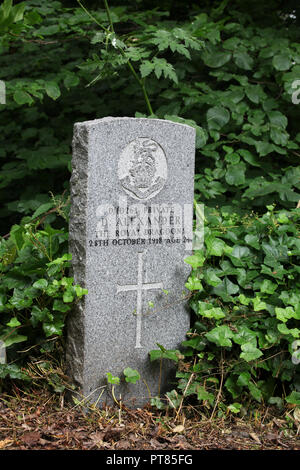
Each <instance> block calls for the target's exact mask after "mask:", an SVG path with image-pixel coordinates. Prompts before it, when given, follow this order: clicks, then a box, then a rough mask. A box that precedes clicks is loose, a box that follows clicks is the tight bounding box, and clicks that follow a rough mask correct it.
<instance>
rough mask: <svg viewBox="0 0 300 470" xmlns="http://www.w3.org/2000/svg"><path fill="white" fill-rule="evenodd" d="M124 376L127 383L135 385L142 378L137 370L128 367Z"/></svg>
mask: <svg viewBox="0 0 300 470" xmlns="http://www.w3.org/2000/svg"><path fill="white" fill-rule="evenodd" d="M124 375H125V380H126V382H130V383H133V384H135V383H136V382H137V381H138V380H140V378H141V376H140V374H139V373H138V371H137V370H135V369H131V368H130V367H126V369H124Z"/></svg>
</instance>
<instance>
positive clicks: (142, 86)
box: [78, 0, 154, 115]
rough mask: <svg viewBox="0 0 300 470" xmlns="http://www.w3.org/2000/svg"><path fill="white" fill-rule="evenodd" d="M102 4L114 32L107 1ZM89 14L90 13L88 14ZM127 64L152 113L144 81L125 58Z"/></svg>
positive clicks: (122, 52)
mask: <svg viewBox="0 0 300 470" xmlns="http://www.w3.org/2000/svg"><path fill="white" fill-rule="evenodd" d="M79 1H80V0H78V2H79ZM104 5H105V10H106V14H107V19H108V21H109V24H110V30H111V32H112V33H114V32H115V30H114V24H113V21H112V18H111V14H110V9H109V5H108V2H107V0H104ZM90 16H91V15H90ZM119 50H120V52H121V54H122V55H123V57H124V56H125V52H124V51H123V49H122V48H121V47H119ZM127 65H128V67H129V69H130V71H131V73H132V75H133V76H134V78H135V79H136V81H137V82H138V84H139V85H140V87H141V89H142V91H143V95H144V98H145V102H146V105H147V108H148V112H149V114H150V115H151V114H154V113H153V109H152V106H151V103H150V100H149V97H148V93H147V90H146V88H145V82H144V80H142V79H141V78H140V77H139V76H138V74H137V73H136V71H135V69H134V67H133V65H132V63H131V62H130V60H129V59H128V60H127Z"/></svg>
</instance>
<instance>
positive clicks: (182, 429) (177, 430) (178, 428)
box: [172, 424, 184, 432]
mask: <svg viewBox="0 0 300 470" xmlns="http://www.w3.org/2000/svg"><path fill="white" fill-rule="evenodd" d="M172 431H173V432H183V431H184V426H183V425H182V424H178V426H175V428H174V429H172Z"/></svg>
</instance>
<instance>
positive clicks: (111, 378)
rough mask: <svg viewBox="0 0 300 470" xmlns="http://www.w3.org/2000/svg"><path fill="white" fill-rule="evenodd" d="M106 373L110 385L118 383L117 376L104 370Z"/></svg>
mask: <svg viewBox="0 0 300 470" xmlns="http://www.w3.org/2000/svg"><path fill="white" fill-rule="evenodd" d="M106 375H107V382H108V383H109V384H112V385H119V383H120V379H119V377H116V376H114V375H112V374H111V373H110V372H106Z"/></svg>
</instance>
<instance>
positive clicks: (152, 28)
mask: <svg viewBox="0 0 300 470" xmlns="http://www.w3.org/2000/svg"><path fill="white" fill-rule="evenodd" d="M64 5H66V6H64ZM100 7H102V8H99V4H98V2H94V1H93V0H89V1H86V2H84V4H83V3H82V2H78V5H77V6H76V7H74V4H73V2H69V3H68V2H64V4H62V3H61V2H59V1H55V2H50V3H49V4H46V3H45V2H44V1H42V0H28V1H26V4H25V2H22V3H18V4H17V5H15V6H13V5H12V2H11V0H5V1H4V2H3V3H2V6H1V10H0V32H1V37H0V55H1V76H0V78H1V80H4V81H5V83H6V91H7V104H6V105H0V110H1V115H0V131H1V135H2V136H3V140H4V142H5V145H4V146H3V147H2V148H1V149H0V197H1V198H2V201H3V208H2V209H1V210H0V218H1V222H2V223H1V226H2V230H3V232H2V233H3V234H5V233H6V232H9V231H10V232H11V235H10V237H9V238H8V239H6V238H4V239H2V241H1V245H0V249H1V260H2V261H1V275H2V279H3V282H2V284H1V290H0V292H1V299H2V303H1V317H0V318H1V327H0V328H1V330H0V336H1V337H3V336H4V337H5V338H6V341H13V342H11V343H10V346H9V350H8V351H9V355H10V357H11V359H12V361H18V360H19V359H20V357H21V356H22V355H21V354H19V353H18V344H19V343H18V342H17V341H20V342H21V341H22V343H21V344H22V346H24V347H25V346H26V350H28V347H31V346H33V345H34V344H40V343H39V342H41V344H43V346H42V347H43V348H45V347H48V346H49V344H51V342H50V343H47V341H46V339H47V337H49V338H52V335H53V334H54V335H59V334H61V331H62V327H63V323H64V318H65V314H66V313H67V310H69V308H68V307H69V305H70V303H71V300H72V299H73V297H74V298H75V297H76V296H77V295H79V296H80V295H82V293H83V292H82V290H80V289H79V288H76V287H74V286H72V282H71V280H70V278H68V277H67V272H66V269H67V268H68V266H69V257H68V256H67V227H66V223H62V222H58V219H57V218H56V216H55V214H56V212H55V211H53V212H51V213H50V214H48V215H47V217H46V218H45V220H44V221H43V222H42V223H41V224H40V225H39V220H40V219H39V217H40V215H41V214H43V211H48V212H49V211H51V210H52V209H54V207H57V204H53V201H52V200H51V197H49V191H52V192H54V193H55V194H60V193H62V192H63V190H66V191H68V184H69V183H68V181H69V176H70V160H71V149H70V143H71V138H72V126H73V123H74V121H83V120H89V119H94V118H100V117H104V116H107V115H110V116H124V115H126V116H149V117H155V116H157V117H159V118H166V119H171V120H175V121H178V122H186V123H188V124H191V125H193V126H194V127H195V128H196V130H197V141H196V147H197V155H196V177H195V198H196V201H197V202H200V203H205V205H206V206H207V207H206V240H205V243H206V252H205V254H201V253H196V254H195V255H194V257H193V258H192V259H191V260H190V263H191V264H192V265H193V267H194V271H193V274H192V276H191V278H190V280H189V282H188V287H189V288H190V290H191V292H192V295H193V300H192V307H193V309H194V312H195V315H196V316H197V321H196V323H195V328H194V330H193V332H192V333H191V335H190V338H189V340H188V341H187V343H186V346H187V348H188V349H187V352H186V358H187V359H188V362H186V363H185V364H183V363H182V362H181V361H180V367H182V368H183V370H181V371H180V372H179V378H180V387H181V395H182V396H183V395H185V394H190V395H195V396H196V397H197V398H198V399H199V400H200V401H203V402H204V403H205V404H208V406H216V403H217V402H218V401H220V400H221V394H222V393H224V399H226V400H227V403H229V402H231V401H232V400H239V401H240V402H242V400H244V399H245V397H249V396H252V397H253V398H254V399H255V400H258V401H259V400H265V401H269V402H270V403H271V402H272V401H273V402H276V403H280V401H279V400H280V398H281V396H282V394H283V395H284V396H285V397H289V398H287V400H290V401H291V400H292V401H293V402H295V400H296V401H297V400H299V379H298V378H297V375H296V367H295V364H293V363H292V362H291V353H292V346H291V345H292V344H293V341H294V340H296V339H297V338H298V336H297V335H298V333H299V331H298V330H299V326H297V325H298V323H297V322H298V321H299V301H298V300H297V299H299V276H298V275H299V269H298V267H297V264H296V256H297V250H298V251H299V238H298V235H297V233H298V232H297V230H298V228H299V227H298V215H297V211H295V210H292V208H293V207H295V205H296V202H297V201H298V200H299V199H300V195H299V189H300V178H299V177H300V166H299V156H300V150H299V145H300V134H299V130H298V122H299V120H300V111H299V110H300V108H299V106H297V105H295V104H293V103H292V94H293V92H294V91H295V89H294V88H293V84H294V82H295V80H298V79H299V78H300V48H299V18H300V12H299V5H298V3H297V2H295V1H294V0H288V1H286V2H281V4H280V6H278V2H276V1H275V0H274V1H272V0H270V1H269V2H267V3H266V2H261V1H258V0H254V1H253V2H246V3H245V2H242V1H239V0H232V1H231V2H227V1H226V0H225V1H222V2H218V1H213V2H211V1H209V2H208V1H204V2H200V3H199V5H197V4H196V2H194V1H193V0H187V1H186V2H180V1H178V0H174V1H170V0H160V1H159V2H158V1H155V0H154V1H153V0H152V1H151V2H150V1H148V0H145V1H143V2H141V1H140V0H136V1H132V2H123V1H122V0H116V1H114V0H112V1H111V2H110V9H109V10H108V7H107V2H104V1H103V4H101V5H100ZM12 116H13V119H12ZM274 201H276V207H277V208H278V211H276V212H274V210H273V209H269V210H268V212H267V213H265V207H266V205H272V204H273V203H274ZM217 206H218V207H219V208H218V209H217V210H215V209H213V208H214V207H217ZM209 207H211V208H212V209H209ZM252 210H254V211H256V212H257V213H258V215H255V214H252V215H251V211H252ZM246 211H247V213H248V215H246V216H241V214H245V213H246ZM33 212H35V213H34V214H33V217H30V214H32V213H33ZM298 212H299V211H298ZM24 216H27V217H25V218H24ZM35 218H38V219H37V220H34V219H35ZM20 220H21V222H20ZM13 224H15V225H13ZM12 225H13V227H12V229H11V226H12ZM298 254H299V253H298ZM48 335H49V336H48ZM9 338H10V340H9ZM22 338H23V339H22ZM45 341H46V343H45ZM46 345H47V346H46ZM26 354H27V353H23V355H24V356H25V359H26ZM163 354H165V355H167V354H168V353H166V352H163ZM159 355H160V356H161V352H159V354H158V356H159ZM198 355H200V356H198ZM154 356H155V355H154ZM25 359H24V360H25ZM19 362H20V361H19ZM21 362H22V361H21ZM21 362H20V363H21ZM14 366H15V364H12V365H10V366H6V367H10V368H11V369H10V373H11V375H12V374H13V373H15V374H17V372H16V371H15V372H14V371H13V369H12V367H14ZM1 370H2V376H4V375H5V374H6V373H7V372H5V370H6V371H7V370H8V369H4V368H3V366H2V369H1ZM191 372H192V374H191ZM187 385H188V387H187ZM223 385H224V387H223ZM176 394H177V395H176ZM176 394H175V395H174V396H173V395H172V400H173V402H176V400H177V401H178V392H176ZM249 394H250V395H249ZM170 397H171V395H170ZM213 403H214V404H213ZM209 404H210V405H209ZM230 406H231V407H232V408H231V409H232V410H235V411H236V410H239V409H240V406H239V405H238V404H236V403H235V404H234V405H233V404H231V405H230Z"/></svg>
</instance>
